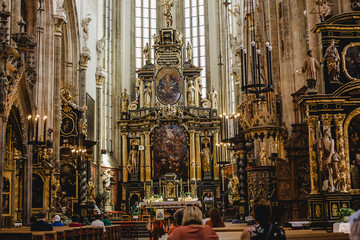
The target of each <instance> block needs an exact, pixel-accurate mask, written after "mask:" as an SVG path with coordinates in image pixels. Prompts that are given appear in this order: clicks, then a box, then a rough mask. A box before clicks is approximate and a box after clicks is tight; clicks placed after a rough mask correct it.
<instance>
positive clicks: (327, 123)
mask: <svg viewBox="0 0 360 240" xmlns="http://www.w3.org/2000/svg"><path fill="white" fill-rule="evenodd" d="M332 118H333V116H332V115H330V114H323V115H321V121H322V122H323V125H324V126H330V125H331V120H332Z"/></svg>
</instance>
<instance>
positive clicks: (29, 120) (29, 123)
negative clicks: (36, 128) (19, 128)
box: [28, 115, 31, 142]
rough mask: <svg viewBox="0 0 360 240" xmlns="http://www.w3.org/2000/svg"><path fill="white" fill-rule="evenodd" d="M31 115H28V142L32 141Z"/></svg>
mask: <svg viewBox="0 0 360 240" xmlns="http://www.w3.org/2000/svg"><path fill="white" fill-rule="evenodd" d="M30 127H31V115H29V116H28V142H30Z"/></svg>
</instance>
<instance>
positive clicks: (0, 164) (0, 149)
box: [0, 116, 6, 228]
mask: <svg viewBox="0 0 360 240" xmlns="http://www.w3.org/2000/svg"><path fill="white" fill-rule="evenodd" d="M0 131H1V134H0V153H1V154H0V179H1V181H0V206H2V204H3V203H2V201H3V199H2V193H3V187H4V186H3V185H4V181H3V174H4V151H5V131H6V118H5V117H4V116H3V117H1V119H0ZM0 223H1V224H0V228H1V227H2V211H0Z"/></svg>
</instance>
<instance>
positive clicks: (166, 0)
mask: <svg viewBox="0 0 360 240" xmlns="http://www.w3.org/2000/svg"><path fill="white" fill-rule="evenodd" d="M159 4H160V6H162V7H165V9H164V18H165V21H166V26H167V27H168V28H169V27H171V26H172V24H173V17H172V14H171V8H172V7H173V6H174V0H171V1H170V0H162V1H160V3H159Z"/></svg>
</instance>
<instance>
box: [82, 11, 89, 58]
mask: <svg viewBox="0 0 360 240" xmlns="http://www.w3.org/2000/svg"><path fill="white" fill-rule="evenodd" d="M90 22H91V18H90V17H87V18H84V19H82V20H81V27H82V30H83V46H82V50H83V51H84V52H86V51H89V48H88V46H87V42H88V39H89V23H90Z"/></svg>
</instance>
